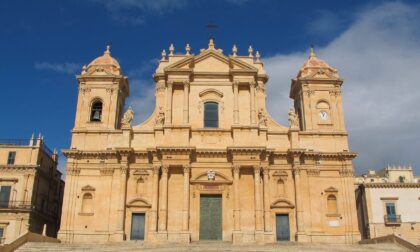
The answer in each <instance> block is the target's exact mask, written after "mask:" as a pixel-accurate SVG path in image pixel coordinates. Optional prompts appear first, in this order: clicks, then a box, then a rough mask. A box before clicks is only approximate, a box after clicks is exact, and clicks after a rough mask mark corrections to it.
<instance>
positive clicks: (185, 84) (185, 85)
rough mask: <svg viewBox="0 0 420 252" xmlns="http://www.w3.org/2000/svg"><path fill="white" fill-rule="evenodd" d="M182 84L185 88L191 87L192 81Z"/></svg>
mask: <svg viewBox="0 0 420 252" xmlns="http://www.w3.org/2000/svg"><path fill="white" fill-rule="evenodd" d="M182 83H183V84H184V88H188V87H190V81H189V80H185V81H183V82H182Z"/></svg>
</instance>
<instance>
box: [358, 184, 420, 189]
mask: <svg viewBox="0 0 420 252" xmlns="http://www.w3.org/2000/svg"><path fill="white" fill-rule="evenodd" d="M360 186H362V187H365V188H420V183H366V184H361V185H360Z"/></svg>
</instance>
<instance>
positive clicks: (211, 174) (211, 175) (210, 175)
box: [207, 170, 216, 180]
mask: <svg viewBox="0 0 420 252" xmlns="http://www.w3.org/2000/svg"><path fill="white" fill-rule="evenodd" d="M207 178H208V180H214V179H215V178H216V173H215V172H214V171H213V170H209V171H208V172H207Z"/></svg>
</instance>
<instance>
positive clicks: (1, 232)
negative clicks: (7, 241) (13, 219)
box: [0, 228, 4, 244]
mask: <svg viewBox="0 0 420 252" xmlns="http://www.w3.org/2000/svg"><path fill="white" fill-rule="evenodd" d="M3 236H4V228H0V244H1V243H2V239H1V238H3Z"/></svg>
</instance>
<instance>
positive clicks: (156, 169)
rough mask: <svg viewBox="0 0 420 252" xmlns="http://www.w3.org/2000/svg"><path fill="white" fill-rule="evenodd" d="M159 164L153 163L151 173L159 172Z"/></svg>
mask: <svg viewBox="0 0 420 252" xmlns="http://www.w3.org/2000/svg"><path fill="white" fill-rule="evenodd" d="M160 167H161V165H153V174H159V171H160Z"/></svg>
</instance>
